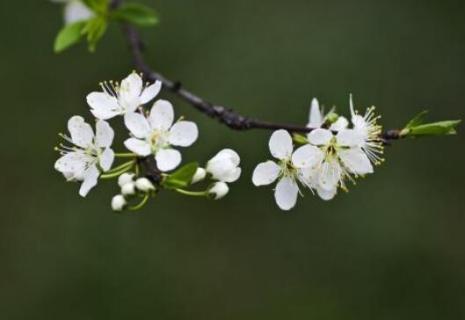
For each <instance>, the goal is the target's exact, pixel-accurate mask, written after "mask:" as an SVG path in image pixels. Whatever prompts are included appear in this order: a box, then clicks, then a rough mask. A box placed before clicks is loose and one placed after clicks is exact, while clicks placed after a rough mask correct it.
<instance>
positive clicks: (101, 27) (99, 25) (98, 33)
mask: <svg viewBox="0 0 465 320" xmlns="http://www.w3.org/2000/svg"><path fill="white" fill-rule="evenodd" d="M107 26H108V24H107V21H106V19H105V18H104V17H95V18H93V19H90V20H88V21H87V23H86V25H85V27H84V28H83V30H82V32H83V33H84V34H86V35H87V42H88V44H89V50H90V51H91V52H94V51H95V48H96V47H97V44H98V42H99V41H100V39H101V38H102V37H103V35H104V34H105V31H106V30H107Z"/></svg>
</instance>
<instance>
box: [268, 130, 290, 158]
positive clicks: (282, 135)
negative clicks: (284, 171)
mask: <svg viewBox="0 0 465 320" xmlns="http://www.w3.org/2000/svg"><path fill="white" fill-rule="evenodd" d="M269 147H270V151H271V154H272V155H273V157H275V158H276V159H279V160H284V159H287V158H290V157H291V154H292V150H293V148H294V147H293V145H292V137H291V135H290V134H289V132H287V131H286V130H278V131H275V132H273V134H272V135H271V138H270V142H269Z"/></svg>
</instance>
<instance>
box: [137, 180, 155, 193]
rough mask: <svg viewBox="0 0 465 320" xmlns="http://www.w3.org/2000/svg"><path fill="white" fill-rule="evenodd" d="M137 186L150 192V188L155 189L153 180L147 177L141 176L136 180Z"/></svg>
mask: <svg viewBox="0 0 465 320" xmlns="http://www.w3.org/2000/svg"><path fill="white" fill-rule="evenodd" d="M136 188H137V189H139V190H140V191H143V192H149V191H150V190H155V187H154V186H153V184H152V182H150V180H149V179H147V178H139V179H137V180H136Z"/></svg>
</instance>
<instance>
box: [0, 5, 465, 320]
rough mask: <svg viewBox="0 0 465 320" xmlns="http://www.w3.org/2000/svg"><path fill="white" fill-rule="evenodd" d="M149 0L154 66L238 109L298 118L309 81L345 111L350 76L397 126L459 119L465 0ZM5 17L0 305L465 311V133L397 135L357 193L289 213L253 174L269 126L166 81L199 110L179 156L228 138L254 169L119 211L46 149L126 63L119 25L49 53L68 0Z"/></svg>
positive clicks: (148, 311) (312, 314)
mask: <svg viewBox="0 0 465 320" xmlns="http://www.w3.org/2000/svg"><path fill="white" fill-rule="evenodd" d="M146 3H147V4H151V5H153V7H154V8H156V9H157V10H158V12H159V13H160V16H161V19H162V23H161V24H160V26H159V27H158V28H155V29H151V30H145V31H144V32H143V35H144V38H145V39H146V41H147V44H148V51H147V60H148V61H149V62H150V64H151V65H152V66H154V67H155V68H156V69H157V70H159V71H161V72H162V73H164V74H166V75H167V76H169V77H171V78H173V79H179V80H181V81H182V82H183V83H184V84H185V85H186V86H187V87H188V88H190V89H192V90H193V91H194V92H197V93H199V94H200V95H202V96H204V97H206V98H208V99H209V100H211V101H214V102H218V103H222V104H224V105H227V106H232V107H234V108H236V109H237V110H238V111H240V112H243V113H245V114H249V115H251V116H255V117H260V118H265V119H269V120H276V121H289V122H294V123H302V124H304V123H305V122H306V120H307V113H308V107H309V104H310V100H311V98H312V97H313V96H317V97H319V98H320V101H321V102H322V103H323V104H325V105H326V106H329V107H330V106H332V105H337V106H339V110H340V111H342V112H347V111H348V110H347V109H348V96H349V93H350V92H352V93H354V95H355V99H356V103H357V105H358V106H359V107H366V106H370V105H372V104H374V105H376V106H377V107H378V111H379V112H380V113H382V114H383V120H382V121H383V124H384V125H385V126H386V127H399V126H402V125H403V124H405V122H406V121H407V120H408V119H409V118H411V117H412V116H413V115H414V114H416V113H417V112H418V111H421V110H423V109H429V110H431V117H432V119H434V120H440V119H450V118H463V117H464V101H465V89H464V88H465V72H464V71H465V20H464V18H463V16H464V12H465V5H464V2H463V1H459V0H457V1H454V0H442V1H414V0H405V1H368V0H353V1H342V0H340V1H335V0H331V1H327V0H305V1H304V0H289V1H286V2H283V1H278V0H267V1H250V0H236V1H223V0H221V1H219V0H202V1H187V0H158V1H146ZM0 18H1V20H0V21H1V22H0V23H1V24H2V28H1V31H0V32H1V34H2V45H1V53H0V55H1V59H0V71H1V76H0V92H1V96H2V99H1V110H2V116H1V120H2V124H1V126H0V136H1V138H2V146H1V151H0V152H1V157H0V164H1V168H2V171H1V178H0V197H1V208H2V209H1V210H0V211H1V214H0V318H1V319H8V320H20V319H21V320H22V319H27V320H29V319H67V320H74V319H76V320H81V319H89V320H90V319H173V320H174V319H254V320H256V319H335V320H339V319H341V320H342V319H344V320H347V319H357V320H360V319H396V320H402V319H409V320H411V319H423V320H425V319H452V320H457V319H465V216H464V214H465V210H464V208H465V200H464V196H465V193H464V191H465V188H464V181H465V168H464V163H465V151H464V147H465V144H464V141H465V140H464V135H463V132H462V134H461V135H459V136H455V137H444V138H431V139H418V140H416V141H402V142H399V143H395V145H393V146H392V147H390V148H388V149H387V152H386V158H387V161H386V163H385V165H383V166H382V167H380V168H379V169H378V170H377V172H376V174H375V175H372V176H370V177H367V178H366V179H364V180H362V181H360V182H359V183H358V185H357V186H356V187H353V188H351V191H350V193H348V194H340V195H339V196H338V197H337V198H336V200H334V201H332V202H329V203H326V202H323V201H320V200H319V199H318V198H316V197H313V196H311V194H306V196H305V199H301V201H299V203H298V207H297V208H296V209H295V210H294V211H292V212H291V213H289V214H284V213H283V212H281V211H279V210H277V208H276V206H275V204H274V201H273V197H272V191H271V189H270V188H263V189H256V188H254V187H253V186H252V185H251V183H250V176H251V172H252V170H253V167H254V165H255V164H256V163H258V162H259V161H262V160H264V159H267V158H268V157H269V155H268V150H267V140H268V138H269V135H270V132H261V131H250V132H246V133H244V132H242V133H238V132H233V131H229V130H228V129H227V128H225V127H223V126H221V125H220V124H218V123H216V122H214V121H211V120H209V119H207V118H206V117H205V116H203V115H201V114H198V113H196V112H195V111H193V110H192V108H191V107H190V106H189V105H187V104H185V103H183V102H182V101H179V100H177V99H176V98H175V97H173V96H172V95H171V94H169V93H164V97H165V98H169V99H172V100H173V101H174V102H175V104H176V107H177V113H178V114H183V115H185V116H187V117H189V118H191V119H193V120H195V121H197V122H198V124H199V126H200V128H201V140H200V141H199V142H198V143H197V144H196V145H195V146H194V147H192V148H190V149H189V150H187V151H185V152H184V156H185V159H186V161H192V160H199V161H205V160H207V159H208V158H209V157H210V156H212V155H213V154H214V153H216V151H218V150H219V149H220V148H223V147H232V148H235V149H236V150H238V151H239V152H240V154H241V155H242V160H243V169H244V175H243V178H242V179H241V181H240V182H239V183H238V184H236V185H234V186H233V188H232V192H231V193H230V195H229V196H228V197H227V198H226V199H225V200H224V201H221V202H208V201H204V200H201V199H190V198H184V197H181V196H178V195H175V194H169V193H165V194H162V195H161V196H160V197H159V198H158V199H157V200H156V201H153V202H151V203H150V204H149V205H148V206H147V207H146V208H145V209H144V210H143V211H141V212H139V213H135V214H134V213H133V214H114V213H112V212H111V210H110V199H111V197H112V195H113V194H115V193H116V192H117V191H118V190H117V188H116V186H115V185H114V184H112V183H106V184H101V185H100V186H99V187H98V188H97V189H95V190H94V191H93V192H92V193H91V194H90V195H89V197H88V198H87V199H85V200H83V199H80V198H79V196H78V194H77V185H74V184H66V183H65V182H64V179H63V177H61V176H60V175H59V174H58V173H57V172H55V171H54V170H53V163H54V161H55V159H56V158H57V154H56V153H55V152H54V151H53V147H54V145H56V144H57V142H58V141H59V139H58V137H57V133H58V132H63V131H64V130H65V129H66V127H65V126H66V121H67V119H68V118H69V117H70V116H72V115H74V114H82V115H85V117H86V118H87V119H91V117H90V114H89V112H88V107H87V106H86V103H85V96H86V94H87V93H88V92H90V91H92V90H94V89H96V88H97V84H98V82H99V81H101V80H105V79H107V80H109V79H115V80H117V79H120V78H122V77H124V76H125V75H127V74H128V72H130V71H131V70H132V65H131V61H130V56H129V54H128V51H127V47H126V44H125V42H124V39H123V37H122V36H121V34H120V32H119V29H118V28H117V27H116V26H114V27H112V28H111V29H110V30H109V32H108V35H107V36H106V37H105V39H104V40H103V42H102V43H101V44H100V46H99V48H98V51H97V52H96V53H95V54H89V53H87V51H86V49H85V47H84V46H80V47H78V48H76V49H74V50H71V51H69V52H66V53H65V54H62V55H59V56H57V55H54V54H53V53H52V43H53V39H54V36H55V34H56V32H57V30H58V29H59V28H60V26H61V24H62V21H61V11H60V7H59V6H57V5H53V4H51V3H49V2H48V1H39V0H29V1H1V3H0ZM121 129H122V128H120V131H119V132H120V133H121V134H120V137H121V136H122V133H123V132H124V131H122V130H121ZM461 131H463V130H461ZM119 146H120V147H121V144H119Z"/></svg>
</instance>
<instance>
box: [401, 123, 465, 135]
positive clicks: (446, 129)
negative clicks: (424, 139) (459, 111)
mask: <svg viewBox="0 0 465 320" xmlns="http://www.w3.org/2000/svg"><path fill="white" fill-rule="evenodd" d="M460 122H462V121H461V120H446V121H439V122H434V123H426V124H421V125H418V126H413V127H410V128H407V130H408V132H407V133H406V135H407V136H444V135H453V134H456V133H457V131H456V128H457V126H458V125H459V124H460ZM402 131H403V130H402Z"/></svg>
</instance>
